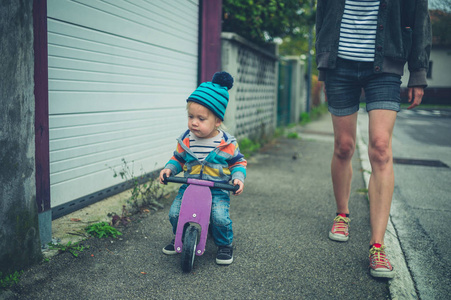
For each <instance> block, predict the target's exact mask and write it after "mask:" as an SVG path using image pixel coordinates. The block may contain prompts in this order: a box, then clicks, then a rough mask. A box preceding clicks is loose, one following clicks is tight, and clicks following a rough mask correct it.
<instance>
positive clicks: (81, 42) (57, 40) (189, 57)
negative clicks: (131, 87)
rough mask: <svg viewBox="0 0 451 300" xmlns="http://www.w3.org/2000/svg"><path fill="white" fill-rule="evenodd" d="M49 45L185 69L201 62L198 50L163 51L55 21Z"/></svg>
mask: <svg viewBox="0 0 451 300" xmlns="http://www.w3.org/2000/svg"><path fill="white" fill-rule="evenodd" d="M48 43H49V45H60V46H68V47H73V48H75V49H85V50H94V51H98V52H103V53H108V54H114V55H118V56H125V57H135V58H140V59H143V60H149V61H154V60H155V59H157V60H158V61H159V62H161V63H164V64H170V65H178V64H182V65H183V64H184V62H185V61H191V62H192V61H197V50H196V51H183V50H186V49H183V48H181V49H182V50H180V49H179V48H180V45H178V48H175V49H167V48H161V47H158V46H155V45H152V44H151V43H145V42H142V41H135V40H130V39H127V38H124V37H120V36H115V35H111V34H108V33H105V32H101V31H95V30H92V29H89V28H84V27H80V26H77V25H75V24H70V23H65V22H62V21H59V20H52V19H49V20H48ZM174 55H180V57H176V58H174Z"/></svg>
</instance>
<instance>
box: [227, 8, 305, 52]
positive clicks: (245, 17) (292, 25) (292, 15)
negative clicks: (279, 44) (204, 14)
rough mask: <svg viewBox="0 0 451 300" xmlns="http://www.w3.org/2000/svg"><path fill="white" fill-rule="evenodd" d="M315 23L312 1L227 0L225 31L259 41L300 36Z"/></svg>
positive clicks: (260, 42)
mask: <svg viewBox="0 0 451 300" xmlns="http://www.w3.org/2000/svg"><path fill="white" fill-rule="evenodd" d="M313 23H314V15H313V14H312V13H311V12H310V9H309V0H284V1H282V0H224V1H223V26H222V31H226V32H234V33H236V34H238V35H240V36H242V37H244V38H246V39H248V40H250V41H252V42H254V43H256V44H264V43H267V42H270V41H274V39H275V38H284V37H287V36H295V35H298V34H299V33H300V32H301V31H302V30H300V28H301V27H303V26H306V25H308V24H313Z"/></svg>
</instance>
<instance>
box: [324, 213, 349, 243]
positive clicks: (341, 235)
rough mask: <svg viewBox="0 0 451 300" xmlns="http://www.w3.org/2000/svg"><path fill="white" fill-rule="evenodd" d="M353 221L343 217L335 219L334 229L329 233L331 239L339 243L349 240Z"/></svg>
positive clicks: (338, 216)
mask: <svg viewBox="0 0 451 300" xmlns="http://www.w3.org/2000/svg"><path fill="white" fill-rule="evenodd" d="M350 222H351V219H349V217H344V216H342V215H337V216H336V217H335V219H334V224H333V225H332V229H331V230H330V231H329V238H330V239H331V240H334V241H337V242H346V241H347V240H349V223H350Z"/></svg>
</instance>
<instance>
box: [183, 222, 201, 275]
mask: <svg viewBox="0 0 451 300" xmlns="http://www.w3.org/2000/svg"><path fill="white" fill-rule="evenodd" d="M198 235H199V231H198V230H197V228H196V227H194V226H188V228H186V230H185V236H184V237H183V250H182V256H181V257H182V270H183V272H185V273H189V272H191V270H192V269H193V264H194V257H195V256H196V247H197V237H198Z"/></svg>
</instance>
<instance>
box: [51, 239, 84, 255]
mask: <svg viewBox="0 0 451 300" xmlns="http://www.w3.org/2000/svg"><path fill="white" fill-rule="evenodd" d="M48 245H49V249H50V250H58V251H59V252H60V253H62V252H69V253H70V254H72V255H73V256H74V257H78V255H79V254H80V253H81V252H83V250H85V249H88V248H89V246H87V247H85V246H83V245H82V244H80V243H74V244H72V242H71V241H69V242H68V243H67V244H66V245H63V244H52V243H49V244H48Z"/></svg>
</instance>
